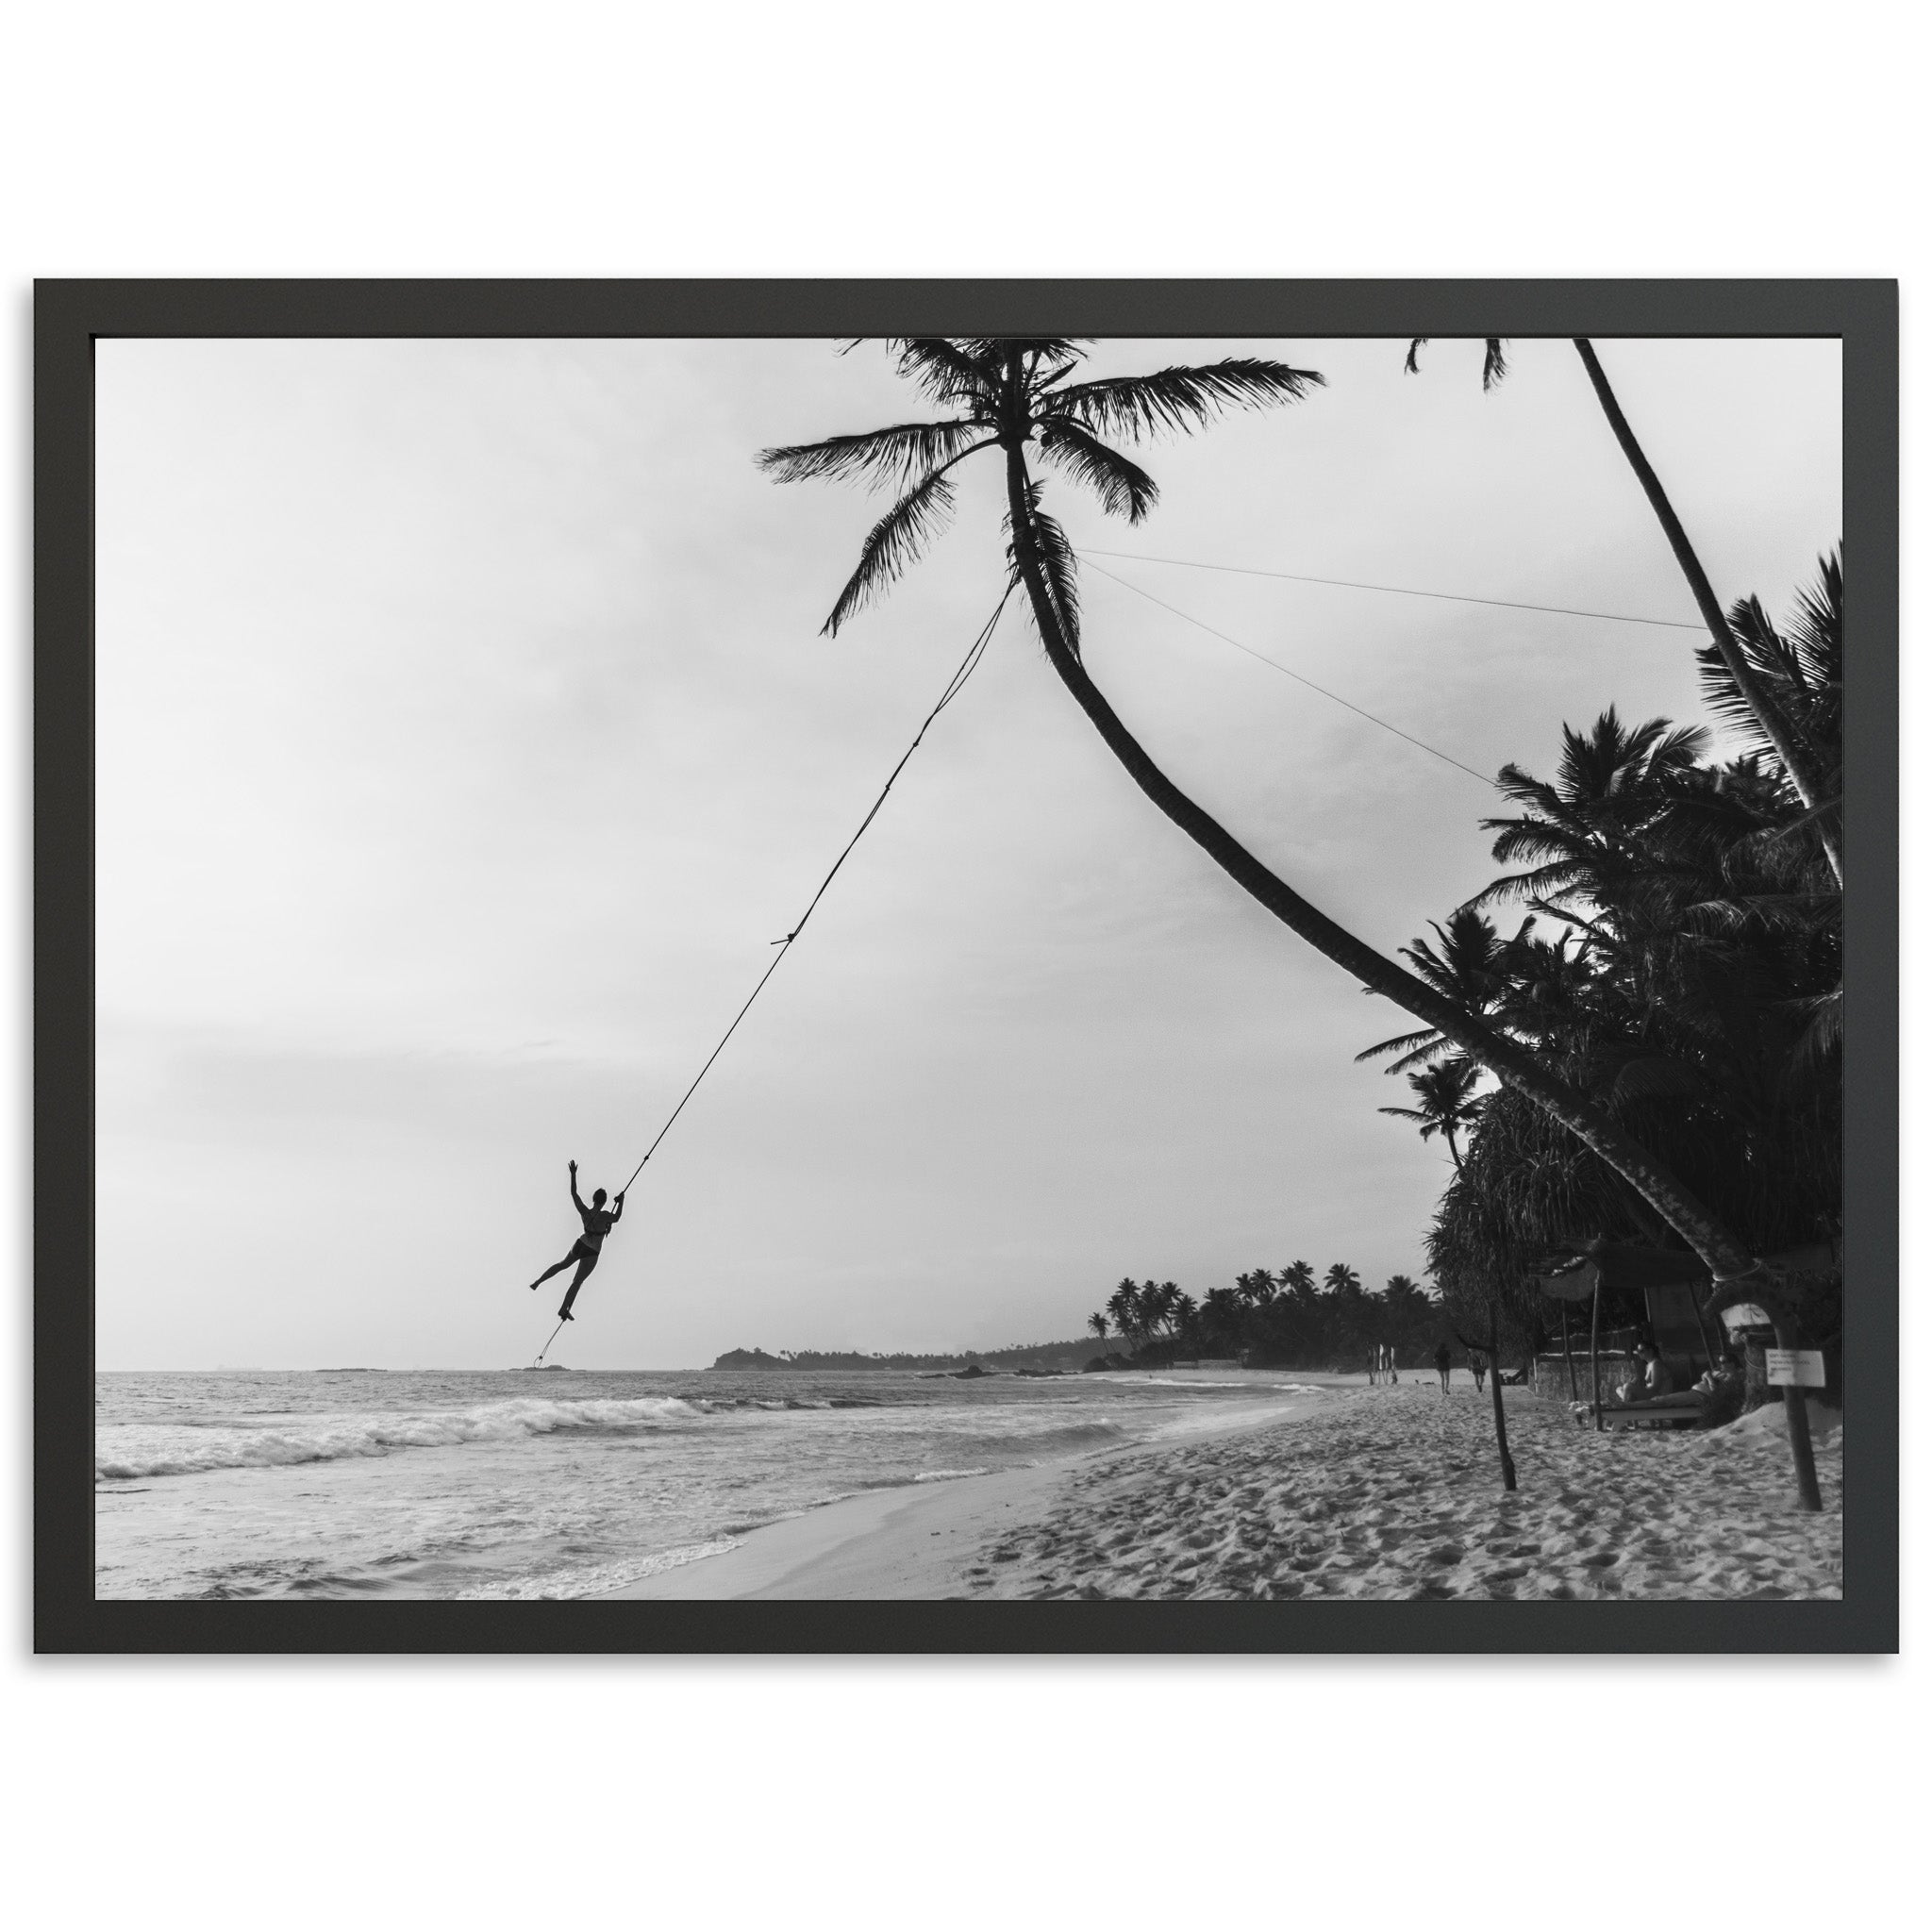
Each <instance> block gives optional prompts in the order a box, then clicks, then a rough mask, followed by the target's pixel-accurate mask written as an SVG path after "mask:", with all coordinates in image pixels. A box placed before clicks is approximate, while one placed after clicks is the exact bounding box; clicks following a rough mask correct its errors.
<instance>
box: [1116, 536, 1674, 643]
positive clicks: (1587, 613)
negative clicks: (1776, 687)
mask: <svg viewBox="0 0 1932 1932" xmlns="http://www.w3.org/2000/svg"><path fill="white" fill-rule="evenodd" d="M1081 554H1082V555H1083V556H1086V557H1117V558H1120V559H1121V560H1122V561H1123V562H1124V563H1170V564H1174V566H1176V567H1177V568H1178V569H1181V570H1218V571H1222V572H1224V573H1225V574H1226V575H1229V576H1237V577H1278V578H1280V579H1281V580H1282V581H1283V582H1285V583H1291V584H1327V585H1330V586H1332V587H1333V588H1334V589H1336V590H1340V591H1383V592H1385V593H1386V594H1387V595H1389V596H1391V597H1429V598H1433V599H1435V600H1436V601H1437V602H1438V603H1442V604H1486V605H1488V606H1489V607H1490V608H1491V609H1492V610H1540V611H1542V612H1544V613H1545V614H1546V615H1549V616H1551V617H1594V618H1599V619H1601V620H1602V621H1603V622H1604V623H1605V624H1647V625H1651V626H1652V627H1653V628H1655V629H1657V630H1697V631H1701V630H1703V629H1704V625H1701V624H1684V623H1682V622H1680V621H1679V620H1678V619H1676V618H1674V617H1626V616H1624V614H1623V613H1622V612H1620V611H1615V610H1573V609H1572V608H1570V607H1569V606H1568V605H1567V604H1515V603H1511V602H1510V601H1509V599H1508V598H1507V597H1461V596H1457V593H1456V592H1455V591H1412V590H1409V589H1408V588H1407V586H1405V585H1402V584H1364V583H1357V582H1356V581H1355V579H1353V578H1352V577H1311V576H1305V575H1302V574H1301V573H1300V572H1298V571H1291V570H1249V569H1246V568H1244V567H1243V566H1242V565H1241V564H1238V563H1198V562H1196V561H1195V560H1194V559H1193V558H1189V557H1145V556H1142V555H1141V553H1140V552H1139V551H1133V550H1087V551H1083V552H1082V553H1081Z"/></svg>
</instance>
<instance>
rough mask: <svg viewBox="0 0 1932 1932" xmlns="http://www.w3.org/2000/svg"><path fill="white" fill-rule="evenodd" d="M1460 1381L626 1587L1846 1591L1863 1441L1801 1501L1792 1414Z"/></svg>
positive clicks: (1390, 1594)
mask: <svg viewBox="0 0 1932 1932" xmlns="http://www.w3.org/2000/svg"><path fill="white" fill-rule="evenodd" d="M1506 1399H1507V1419H1508V1425H1509V1433H1510V1448H1511V1450H1512V1452H1513V1455H1514V1457H1515V1460H1516V1465H1517V1474H1518V1483H1519V1487H1518V1489H1517V1491H1515V1493H1513V1494H1511V1493H1508V1492H1507V1491H1504V1489H1503V1487H1502V1483H1501V1479H1500V1475H1499V1473H1498V1465H1497V1458H1496V1445H1495V1437H1494V1433H1493V1426H1492V1423H1491V1411H1490V1402H1489V1398H1488V1396H1487V1395H1484V1396H1480V1397H1479V1396H1477V1394H1476V1393H1475V1391H1474V1389H1473V1388H1472V1387H1471V1386H1470V1384H1469V1382H1468V1380H1467V1379H1466V1378H1465V1377H1461V1376H1458V1377H1457V1382H1456V1386H1455V1387H1454V1389H1453V1391H1452V1392H1451V1393H1450V1394H1448V1395H1446V1396H1445V1395H1444V1394H1443V1393H1442V1392H1441V1389H1440V1388H1439V1387H1438V1385H1437V1383H1436V1380H1435V1378H1434V1376H1433V1375H1431V1376H1430V1377H1428V1379H1427V1380H1426V1381H1425V1382H1424V1381H1418V1380H1415V1379H1405V1380H1404V1381H1403V1382H1402V1383H1401V1384H1399V1385H1398V1386H1397V1387H1394V1388H1389V1387H1387V1386H1386V1385H1385V1386H1383V1387H1379V1388H1373V1389H1372V1388H1367V1387H1364V1386H1362V1385H1361V1384H1360V1383H1357V1384H1356V1385H1355V1386H1354V1387H1352V1388H1345V1389H1342V1390H1341V1391H1337V1392H1334V1393H1331V1394H1327V1395H1324V1396H1314V1397H1308V1398H1305V1399H1303V1400H1301V1401H1298V1402H1295V1403H1293V1404H1292V1405H1291V1406H1290V1407H1288V1408H1287V1410H1286V1412H1285V1413H1279V1414H1275V1415H1272V1416H1271V1415H1263V1416H1261V1417H1260V1418H1259V1419H1257V1417H1256V1415H1255V1414H1254V1412H1250V1413H1249V1414H1248V1415H1247V1416H1245V1417H1242V1418H1240V1419H1237V1420H1234V1421H1233V1422H1232V1423H1231V1424H1229V1425H1226V1426H1224V1427H1223V1428H1221V1429H1220V1430H1218V1431H1217V1432H1216V1433H1213V1434H1204V1435H1201V1436H1197V1437H1193V1438H1190V1439H1187V1440H1185V1441H1178V1442H1171V1443H1161V1444H1158V1445H1155V1446H1151V1447H1148V1446H1142V1447H1140V1448H1136V1449H1128V1450H1111V1451H1107V1452H1103V1453H1102V1454H1099V1455H1090V1456H1087V1457H1080V1458H1077V1459H1075V1460H1074V1461H1071V1462H1062V1463H1055V1464H1048V1465H1043V1466H1041V1467H1039V1468H1034V1469H1024V1470H1009V1471H1006V1472H1003V1473H1001V1474H996V1475H990V1476H977V1477H968V1478H963V1479H961V1480H958V1481H956V1482H949V1483H934V1484H930V1485H923V1486H920V1487H919V1488H916V1489H909V1490H908V1489H900V1490H890V1491H879V1492H877V1493H876V1494H873V1495H867V1496H861V1497H855V1498H852V1499H850V1500H848V1501H845V1502H841V1503H837V1504H833V1505H831V1506H829V1507H826V1508H824V1509H818V1510H813V1511H811V1512H809V1513H808V1515H805V1516H802V1517H799V1518H797V1519H795V1520H793V1521H791V1522H788V1523H780V1524H772V1525H771V1526H769V1527H768V1528H764V1529H760V1530H757V1531H755V1532H753V1533H752V1534H751V1535H750V1536H748V1537H747V1538H746V1539H745V1540H744V1541H743V1542H742V1544H741V1545H740V1547H739V1548H737V1549H734V1550H732V1551H729V1552H727V1553H725V1554H724V1555H722V1556H719V1557H711V1558H708V1559H707V1560H705V1561H703V1562H698V1563H692V1564H689V1565H687V1566H685V1567H684V1568H683V1569H680V1570H673V1571H669V1572H666V1573H663V1574H659V1575H657V1576H653V1577H649V1578H646V1579H645V1580H644V1581H643V1582H641V1583H638V1584H634V1585H632V1586H630V1587H629V1588H627V1589H625V1590H622V1591H614V1592H612V1594H613V1595H615V1596H618V1597H625V1598H686V1599H689V1598H724V1597H762V1598H788V1597H789V1598H820V1599H833V1598H847V1599H863V1600H885V1599H893V1598H897V1599H908V1598H912V1599H937V1598H947V1597H987V1598H997V1599H1048V1598H1058V1597H1070V1596H1078V1597H1141V1598H1153V1599H1167V1600H1176V1599H1191V1598H1204V1599H1211V1598H1264V1599H1268V1598H1365V1599H1380V1600H1388V1599H1402V1598H1478V1599H1481V1598H1518V1599H1559V1600H1574V1599H1615V1598H1638V1599H1642V1598H1654V1599H1663V1598H1680V1599H1681V1598H1727V1599H1740V1598H1750V1597H1792V1598H1802V1597H1835V1596H1838V1595H1840V1593H1841V1581H1842V1557H1841V1548H1840V1500H1841V1496H1842V1488H1843V1457H1842V1453H1841V1448H1840V1442H1839V1439H1838V1437H1837V1436H1836V1434H1835V1433H1829V1434H1824V1435H1823V1436H1821V1438H1820V1440H1819V1444H1818V1468H1819V1479H1820V1483H1821V1487H1822V1489H1823V1491H1824V1505H1825V1507H1824V1514H1823V1515H1817V1516H1807V1515H1805V1514H1804V1513H1803V1512H1801V1511H1800V1510H1799V1509H1798V1508H1797V1507H1796V1503H1795V1500H1794V1497H1793V1494H1792V1486H1791V1478H1790V1449H1789V1446H1788V1444H1787V1442H1786V1440H1785V1436H1784V1428H1783V1412H1782V1409H1781V1408H1778V1407H1772V1408H1770V1409H1766V1410H1759V1411H1757V1414H1756V1415H1754V1416H1752V1417H1747V1418H1746V1419H1745V1420H1744V1421H1743V1422H1741V1423H1740V1424H1734V1425H1733V1426H1732V1427H1731V1428H1729V1429H1727V1430H1720V1431H1714V1432H1711V1433H1708V1434H1705V1433H1699V1432H1692V1431H1683V1432H1676V1431H1655V1430H1641V1431H1629V1432H1620V1433H1606V1434H1601V1435H1599V1434H1598V1433H1596V1432H1595V1431H1594V1430H1591V1429H1587V1428H1579V1427H1577V1426H1576V1425H1575V1424H1574V1421H1573V1420H1572V1418H1571V1416H1570V1413H1569V1410H1568V1409H1567V1407H1563V1406H1560V1405H1557V1404H1553V1403H1547V1402H1542V1401H1539V1400H1538V1399H1537V1398H1536V1397H1534V1396H1532V1395H1529V1394H1528V1393H1527V1392H1526V1391H1522V1390H1514V1389H1512V1390H1509V1391H1506Z"/></svg>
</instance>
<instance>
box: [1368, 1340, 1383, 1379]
mask: <svg viewBox="0 0 1932 1932" xmlns="http://www.w3.org/2000/svg"><path fill="white" fill-rule="evenodd" d="M1381 1358H1382V1351H1381V1350H1380V1349H1379V1348H1372V1349H1370V1351H1369V1387H1370V1388H1371V1389H1373V1388H1374V1386H1375V1367H1376V1364H1377V1363H1378V1362H1379V1361H1380V1360H1381Z"/></svg>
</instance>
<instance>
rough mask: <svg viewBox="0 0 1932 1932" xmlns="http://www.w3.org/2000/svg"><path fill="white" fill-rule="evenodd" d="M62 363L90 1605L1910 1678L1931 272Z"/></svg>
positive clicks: (55, 452)
mask: <svg viewBox="0 0 1932 1932" xmlns="http://www.w3.org/2000/svg"><path fill="white" fill-rule="evenodd" d="M929 328H930V329H942V330H945V331H947V333H944V334H934V335H926V334H921V333H919V331H921V330H924V329H929ZM1049 328H1050V329H1054V330H1056V331H1059V333H1056V334H1052V335H1042V334H1040V333H1039V331H1041V330H1042V329H1049ZM35 338H36V340H35V399H36V400H35V407H36V448H35V478H36V482H35V487H36V535H35V541H36V574H37V608H36V668H35V680H36V684H35V689H36V781H35V782H36V793H37V814H36V831H35V840H36V846H35V862H36V885H35V904H36V939H35V984H36V995H35V998H36V1015H35V1049H36V1090H35V1109H36V1137H37V1178H36V1228H35V1289H34V1293H35V1356H36V1375H37V1387H36V1409H35V1458H36V1460H35V1467H36V1537H37V1551H36V1605H35V1642H36V1647H37V1648H38V1649H39V1650H41V1651H43V1652H80V1651H88V1652H155V1651H164V1652H238V1653H252V1652H316V1653H319V1652H378V1651H463V1652H491V1651H502V1652H530V1653H546V1652H555V1653H565V1652H632V1651H635V1652H659V1653H676V1652H698V1651H735V1652H826V1651H861V1652H864V1651H870V1652H914V1651H928V1652H933V1651H937V1652H958V1651H988V1652H992V1651H998V1652H1079V1651H1087V1652H1142V1651H1203V1652H1205V1651H1251V1652H1293V1651H1310V1652H1390V1653H1406V1652H1457V1651H1485V1652H1545V1651H1567V1652H1619V1651H1644V1652H1669V1651H1686V1652H1727V1651H1728V1652H1765V1651H1793V1652H1795V1651H1818V1652H1883V1651H1889V1650H1892V1649H1895V1648H1896V1644H1897V1579H1898V1558H1897V1498H1898V1476H1897V1402H1898V1380H1897V1335H1898V1324H1897V1266H1898V1245H1897V1208H1898V1200H1897V1147H1896V1135H1895V1123H1896V1108H1897V1099H1898V1086H1897V1065H1896V1058H1897V1052H1896V1049H1897V997H1896V995H1897V982H1896V961H1897V905H1896V883H1897V878H1896V868H1897V739H1896V709H1897V695H1898V679H1897V669H1898V626H1897V616H1898V570H1897V551H1898V541H1897V540H1898V525H1897V291H1896V287H1895V285H1893V284H1891V283H1888V282H1877V281H1863V282H1857V281H1841V282H1828V281H1818V282H1695V283H1693V282H1574V283H1566V282H1521V283H1512V282H1443V281H1437V282H1426V281H1424V282H1399V281H1388V282H1361V283H1342V282H1291V281H1279V282H1267V281H1251V282H1227V283H1211V282H1200V283H1160V282H1107V283H1102V282H1086V283H1064V284H1056V283H993V282H959V283H922V282H899V283H860V282H782V283H771V282H763V283H761V282H665V283H655V282H638V283H624V282H596V283H568V282H529V283H518V282H488V283H466V282H458V281H446V282H425V283H400V282H396V283H361V282H313V283H304V282H234V283H225V282H87V281H56V282H43V283H42V284H41V285H40V286H39V289H38V291H37V296H36V320H35Z"/></svg>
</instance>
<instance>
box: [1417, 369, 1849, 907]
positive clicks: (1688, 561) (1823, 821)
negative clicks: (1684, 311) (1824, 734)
mask: <svg viewBox="0 0 1932 1932" xmlns="http://www.w3.org/2000/svg"><path fill="white" fill-rule="evenodd" d="M1425 341H1428V338H1427V337H1426V336H1418V337H1416V338H1415V339H1414V340H1413V341H1410V343H1409V345H1408V359H1407V363H1406V364H1405V367H1406V368H1407V370H1408V373H1409V374H1410V375H1414V374H1415V373H1416V370H1417V367H1418V364H1417V361H1416V355H1417V352H1418V351H1419V350H1420V349H1421V348H1422V346H1423V344H1424V342H1425ZM1571 341H1572V343H1573V345H1574V348H1575V350H1576V353H1577V355H1578V356H1579V357H1581V358H1582V360H1583V367H1584V370H1585V372H1586V373H1587V374H1588V375H1589V377H1590V384H1591V389H1593V390H1594V391H1596V399H1597V403H1598V405H1599V407H1600V408H1602V410H1603V412H1604V416H1605V419H1606V420H1607V422H1608V424H1609V425H1610V433H1611V434H1612V435H1613V436H1614V437H1615V438H1616V439H1617V447H1618V448H1619V449H1621V450H1622V451H1623V452H1624V460H1625V461H1626V462H1628V463H1629V465H1630V468H1631V470H1632V471H1633V472H1634V473H1635V475H1636V477H1637V480H1638V482H1639V484H1641V486H1642V490H1643V493H1644V495H1645V497H1647V498H1648V499H1649V502H1650V507H1651V509H1652V511H1653V512H1654V513H1655V515H1656V517H1657V522H1658V523H1659V524H1660V525H1662V526H1663V532H1664V536H1665V538H1666V540H1667V541H1669V543H1670V546H1671V552H1672V554H1673V555H1674V557H1675V558H1676V559H1677V567H1678V569H1679V570H1681V571H1682V572H1683V573H1684V580H1685V582H1686V583H1688V584H1689V585H1690V587H1691V596H1692V598H1693V599H1694V600H1695V601H1696V604H1697V614H1698V615H1699V616H1700V617H1702V618H1703V620H1704V625H1705V628H1706V629H1707V631H1708V632H1709V633H1710V644H1709V645H1708V646H1707V647H1706V648H1707V650H1714V652H1715V654H1716V657H1717V658H1718V660H1719V661H1720V662H1721V663H1722V664H1723V666H1724V670H1725V672H1726V673H1727V675H1728V676H1729V678H1730V681H1731V685H1732V687H1733V689H1734V691H1736V694H1737V698H1738V701H1739V703H1740V706H1742V708H1745V709H1746V710H1748V711H1749V712H1750V714H1751V716H1752V718H1753V720H1754V721H1755V722H1756V724H1757V728H1758V729H1759V730H1760V731H1761V732H1762V733H1763V734H1764V737H1765V739H1766V741H1768V742H1769V743H1771V744H1772V745H1774V746H1775V748H1776V751H1777V756H1778V760H1779V762H1780V763H1781V764H1782V765H1783V766H1784V768H1785V770H1786V772H1787V773H1788V774H1790V780H1791V784H1792V785H1793V787H1795V789H1796V791H1797V792H1798V795H1799V796H1800V797H1801V798H1802V799H1803V800H1804V801H1805V808H1806V810H1807V812H1811V813H1814V814H1815V815H1816V824H1817V828H1818V838H1819V842H1820V843H1821V844H1822V845H1823V846H1824V856H1825V858H1826V859H1827V860H1828V861H1829V863H1830V865H1831V870H1832V874H1833V876H1834V877H1836V878H1837V879H1838V880H1839V881H1840V884H1842V883H1843V880H1844V863H1843V859H1842V857H1841V854H1840V844H1839V832H1838V824H1837V821H1836V816H1835V814H1836V811H1837V808H1838V805H1839V799H1838V796H1837V787H1836V785H1835V784H1834V783H1833V782H1832V774H1830V773H1829V772H1828V770H1827V769H1826V766H1827V760H1826V759H1825V758H1824V756H1823V755H1822V754H1821V752H1820V748H1819V746H1818V744H1817V742H1816V741H1815V740H1814V739H1813V737H1812V736H1811V733H1810V732H1809V730H1808V729H1807V721H1806V719H1805V718H1804V717H1803V716H1802V714H1800V713H1797V712H1794V711H1793V710H1791V709H1790V708H1789V707H1788V706H1786V705H1785V704H1783V703H1781V702H1780V700H1779V695H1778V693H1777V692H1776V691H1775V690H1774V688H1773V686H1772V685H1771V684H1769V683H1768V682H1767V681H1766V680H1764V679H1763V678H1761V677H1760V676H1759V675H1758V670H1757V666H1756V665H1755V664H1754V663H1753V661H1752V658H1751V654H1750V652H1749V650H1748V648H1747V644H1746V642H1745V641H1744V640H1743V639H1741V638H1740V636H1739V634H1738V633H1737V632H1736V631H1735V630H1734V629H1733V628H1732V625H1731V624H1730V623H1727V622H1726V621H1725V618H1724V607H1723V606H1722V605H1721V604H1720V603H1719V602H1718V601H1717V592H1716V591H1714V590H1712V589H1711V586H1710V578H1709V576H1708V575H1707V574H1706V572H1705V568H1704V565H1703V563H1702V561H1701V560H1700V559H1699V558H1698V555H1697V552H1696V551H1695V549H1693V548H1692V547H1691V539H1690V536H1689V534H1688V533H1687V532H1686V531H1685V528H1684V525H1683V524H1682V523H1681V522H1680V521H1679V519H1678V516H1677V512H1676V510H1675V508H1674V507H1673V505H1672V503H1671V499H1670V497H1669V495H1668V494H1667V493H1666V491H1665V490H1664V486H1663V484H1662V482H1661V480H1660V479H1659V478H1658V476H1657V472H1656V471H1655V470H1654V469H1652V468H1651V466H1650V458H1648V457H1646V456H1645V455H1644V453H1643V446H1642V444H1641V443H1640V442H1639V441H1637V436H1636V432H1635V431H1634V430H1632V429H1631V427H1630V424H1629V419H1628V418H1627V417H1625V415H1624V410H1623V407H1622V405H1621V404H1619V403H1618V401H1617V396H1616V391H1614V390H1612V389H1611V387H1610V380H1609V377H1608V376H1607V375H1605V374H1604V366H1603V364H1602V362H1600V361H1599V360H1598V359H1597V353H1596V350H1595V349H1594V348H1593V347H1592V346H1591V341H1590V339H1589V338H1588V337H1587V336H1573V337H1572V338H1571ZM1507 374H1508V364H1507V361H1506V360H1505V359H1504V355H1503V344H1502V341H1501V340H1500V339H1499V338H1498V337H1495V336H1486V337H1485V338H1484V339H1483V387H1484V389H1486V390H1487V389H1491V388H1493V387H1494V386H1495V385H1496V384H1497V383H1498V382H1500V381H1502V379H1503V377H1504V376H1505V375H1507Z"/></svg>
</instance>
